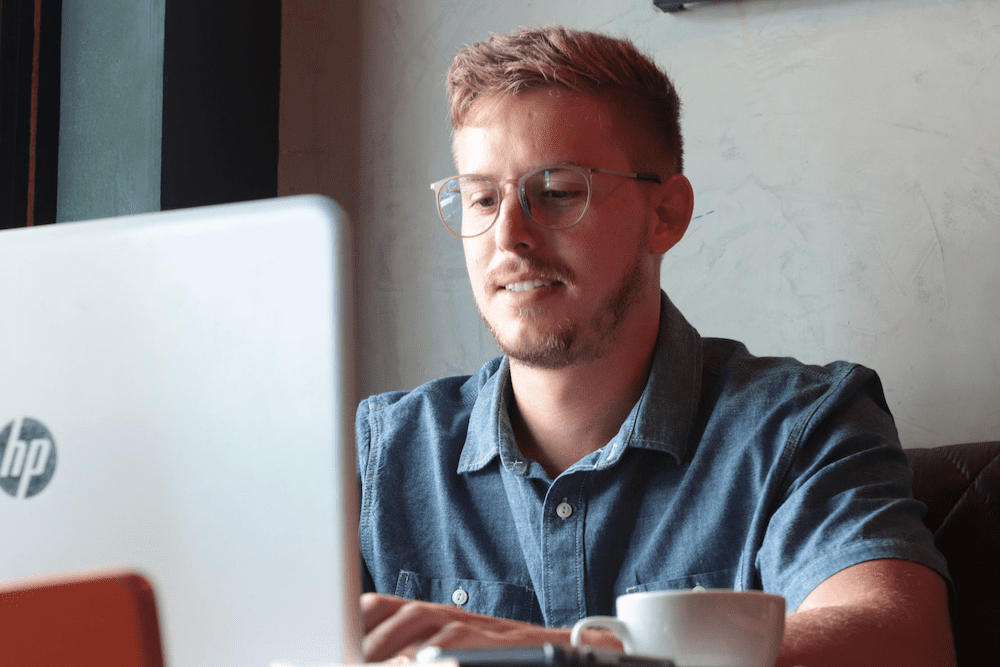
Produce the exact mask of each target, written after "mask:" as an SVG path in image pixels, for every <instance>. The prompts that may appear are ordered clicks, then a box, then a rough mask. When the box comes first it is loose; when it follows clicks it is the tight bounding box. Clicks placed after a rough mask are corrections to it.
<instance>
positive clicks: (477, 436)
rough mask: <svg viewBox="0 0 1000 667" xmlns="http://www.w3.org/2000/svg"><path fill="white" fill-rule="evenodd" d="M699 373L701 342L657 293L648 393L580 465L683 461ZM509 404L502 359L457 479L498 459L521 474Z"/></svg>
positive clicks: (476, 410)
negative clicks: (635, 451) (633, 450)
mask: <svg viewBox="0 0 1000 667" xmlns="http://www.w3.org/2000/svg"><path fill="white" fill-rule="evenodd" d="M701 371H702V349H701V336H699V335H698V332H697V331H696V330H695V329H694V327H692V326H691V325H690V324H689V323H688V321H687V320H686V319H685V318H684V316H683V315H682V314H681V313H680V311H679V310H677V308H676V307H675V306H674V305H673V303H671V301H670V299H668V298H667V295H666V294H665V293H664V292H662V291H661V292H660V324H659V333H658V335H657V339H656V347H655V348H654V351H653V363H652V367H651V369H650V373H649V379H648V380H647V382H646V388H645V389H644V390H643V392H642V396H640V397H639V401H638V402H637V403H636V404H635V406H633V408H632V411H631V412H630V413H629V415H628V417H626V418H625V421H624V422H623V423H622V427H621V429H619V431H618V434H617V435H616V436H615V437H614V438H612V439H611V442H609V443H608V444H607V445H605V446H604V447H602V448H601V449H600V450H598V451H597V452H595V453H594V454H591V455H590V456H587V457H585V458H584V459H583V460H582V461H581V462H580V463H586V466H587V467H588V468H595V469H601V468H606V467H608V466H610V465H613V464H614V463H615V462H617V461H618V459H620V458H621V456H622V454H623V453H624V451H625V449H627V448H628V447H640V448H643V449H654V450H659V451H663V452H666V453H668V454H671V455H673V456H674V457H676V458H677V459H678V460H683V459H684V455H685V452H686V451H687V445H688V442H689V439H690V437H691V431H692V428H693V426H694V423H695V419H696V416H697V412H698V400H699V396H700V394H701ZM512 399H513V392H512V390H511V388H510V362H509V360H508V359H507V357H506V356H505V357H503V358H502V360H501V363H500V365H499V367H497V369H496V372H494V373H493V374H492V375H491V376H490V377H489V379H488V380H487V381H486V382H485V383H484V384H483V387H482V389H481V390H480V392H479V397H478V398H477V399H476V403H475V405H474V406H473V408H472V414H471V416H470V419H469V431H468V435H467V436H466V440H465V447H464V448H463V450H462V456H461V458H460V459H459V463H458V473H459V474H462V473H466V472H472V471H474V470H479V469H481V468H483V467H485V466H486V464H488V463H489V462H490V461H492V460H493V459H494V458H495V457H496V456H498V455H499V456H500V460H501V463H502V464H503V465H504V467H505V468H507V469H508V470H509V471H510V472H514V473H517V474H525V472H526V470H527V469H528V462H527V461H526V460H525V459H524V457H522V456H521V454H520V452H519V451H518V449H517V445H516V444H515V440H514V432H513V429H512V428H511V425H510V418H509V416H508V405H509V404H510V401H511V400H512Z"/></svg>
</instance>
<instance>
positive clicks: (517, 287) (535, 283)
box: [504, 280, 552, 292]
mask: <svg viewBox="0 0 1000 667" xmlns="http://www.w3.org/2000/svg"><path fill="white" fill-rule="evenodd" d="M551 284H552V283H551V282H546V281H544V280H525V281H522V282H519V283H510V284H509V285H504V289H505V290H508V291H510V292H527V291H529V290H533V289H535V288H536V287H547V286H549V285H551Z"/></svg>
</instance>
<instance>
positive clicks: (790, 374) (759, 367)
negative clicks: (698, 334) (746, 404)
mask: <svg viewBox="0 0 1000 667" xmlns="http://www.w3.org/2000/svg"><path fill="white" fill-rule="evenodd" d="M702 342H703V352H704V366H703V370H704V373H705V374H706V375H707V376H710V377H715V378H719V379H724V380H727V381H730V382H735V383H740V384H743V383H765V384H768V383H770V384H775V383H777V384H784V383H789V382H791V383H794V384H796V385H802V384H821V385H833V384H839V383H842V382H844V381H845V380H847V379H849V378H850V379H857V380H859V381H863V382H864V381H868V380H869V379H871V378H873V377H875V372H874V371H873V370H871V369H870V368H867V367H865V366H862V365H861V364H857V363H852V362H848V361H833V362H830V363H827V364H824V365H817V364H812V363H807V362H804V361H800V360H799V359H796V358H794V357H776V356H775V357H771V356H757V355H755V354H752V353H751V352H750V351H749V350H748V349H747V347H746V345H744V344H743V343H741V342H739V341H735V340H729V339H726V338H704V339H702Z"/></svg>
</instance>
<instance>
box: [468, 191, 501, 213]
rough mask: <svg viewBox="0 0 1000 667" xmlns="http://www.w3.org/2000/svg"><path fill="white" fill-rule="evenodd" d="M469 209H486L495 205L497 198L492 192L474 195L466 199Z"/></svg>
mask: <svg viewBox="0 0 1000 667" xmlns="http://www.w3.org/2000/svg"><path fill="white" fill-rule="evenodd" d="M466 201H467V202H468V206H469V208H475V209H486V208H492V207H493V206H495V205H496V202H497V198H496V195H495V194H493V193H492V192H482V193H475V194H472V195H470V196H469V197H467V198H466Z"/></svg>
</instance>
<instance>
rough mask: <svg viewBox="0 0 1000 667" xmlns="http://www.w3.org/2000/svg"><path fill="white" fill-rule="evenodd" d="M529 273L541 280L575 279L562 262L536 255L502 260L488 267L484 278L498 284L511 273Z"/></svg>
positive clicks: (564, 281) (563, 280)
mask: <svg viewBox="0 0 1000 667" xmlns="http://www.w3.org/2000/svg"><path fill="white" fill-rule="evenodd" d="M524 273H530V274H532V275H534V276H538V277H539V278H540V279H542V280H550V281H558V282H561V283H572V282H574V281H575V280H576V275H575V274H574V273H573V270H572V269H571V268H569V267H568V266H565V265H563V264H557V263H555V262H548V261H545V260H542V259H538V258H537V257H517V258H511V259H507V260H504V261H503V262H502V263H501V264H499V265H497V266H495V267H493V268H492V269H490V271H489V273H487V274H486V279H487V281H489V282H490V283H494V284H500V283H501V282H502V281H505V280H507V279H509V278H510V276H512V275H520V274H524Z"/></svg>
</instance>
